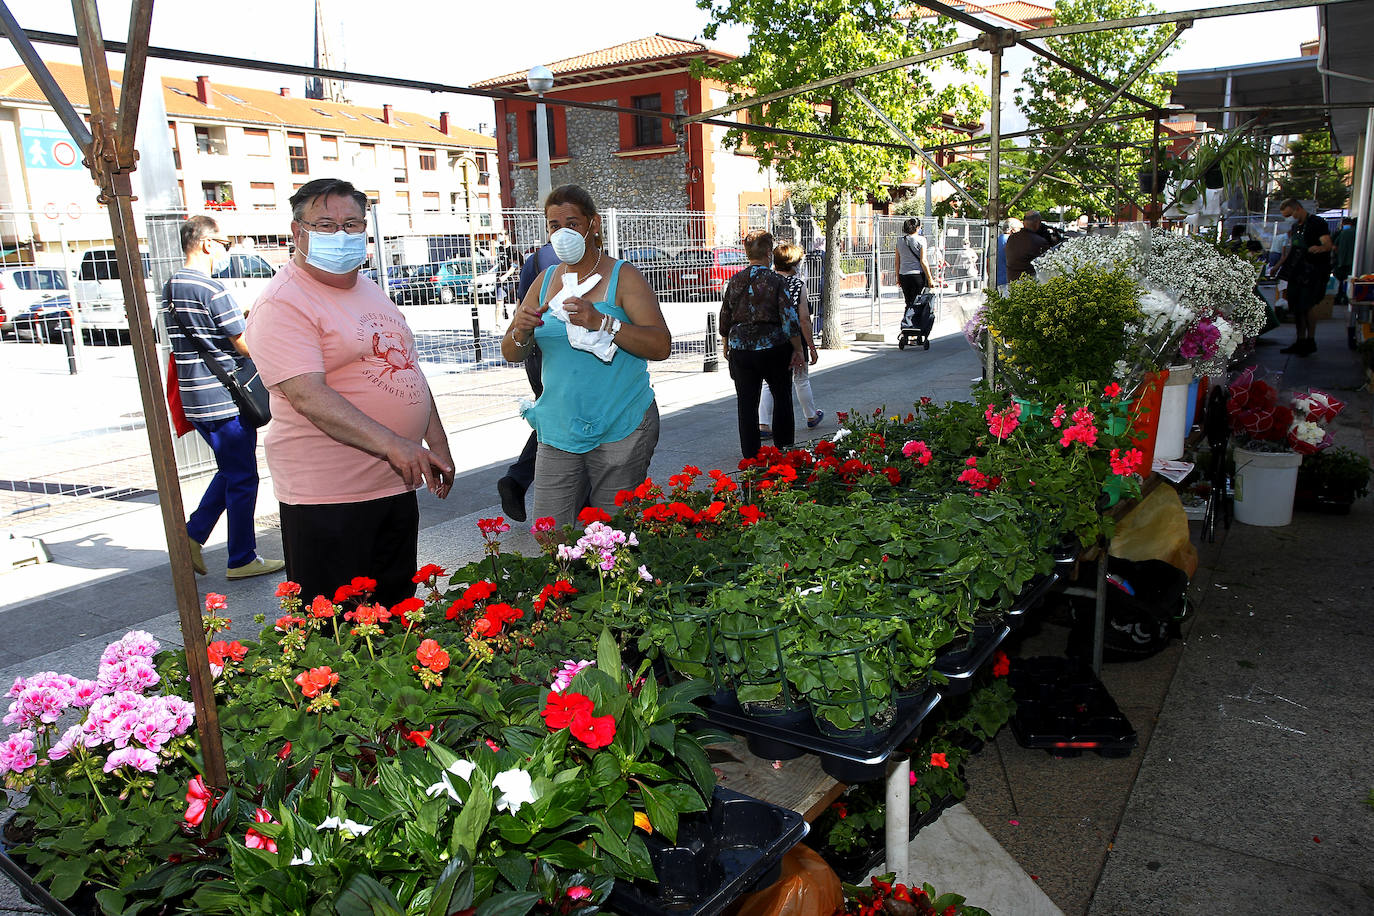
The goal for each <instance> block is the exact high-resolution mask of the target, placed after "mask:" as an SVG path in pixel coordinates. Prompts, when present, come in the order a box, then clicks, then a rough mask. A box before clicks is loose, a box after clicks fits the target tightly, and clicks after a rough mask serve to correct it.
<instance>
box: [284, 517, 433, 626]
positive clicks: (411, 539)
mask: <svg viewBox="0 0 1374 916" xmlns="http://www.w3.org/2000/svg"><path fill="white" fill-rule="evenodd" d="M419 537H420V504H419V502H418V501H417V500H416V498H415V493H414V492H410V493H401V494H399V495H397V496H387V497H383V498H382V499H373V500H368V501H367V502H361V503H337V504H326V505H296V506H291V505H287V504H286V503H282V504H281V540H282V547H283V548H284V549H285V551H286V576H287V578H288V579H290V580H291V581H292V582H297V583H299V584H300V587H301V600H303V601H304V602H305V603H306V606H307V607H308V606H309V605H310V602H311V601H312V600H313V599H314V597H315V596H316V595H324V596H325V597H326V598H333V597H334V590H335V589H337V588H338V587H339V586H340V585H345V584H347V583H348V582H351V581H352V580H353V578H354V577H355V576H366V577H368V578H369V579H376V580H377V590H376V592H375V593H374V595H373V599H372V600H373V601H375V602H378V603H380V604H384V605H386V606H387V607H388V608H389V607H392V606H394V605H396V604H399V603H400V602H402V601H404V600H405V599H406V598H411V597H414V595H415V583H414V582H412V581H411V579H412V578H413V577H414V576H415V571H416V569H418V568H419V567H418V561H417V559H416V552H417V551H418V549H419Z"/></svg>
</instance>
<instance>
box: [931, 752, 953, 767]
mask: <svg viewBox="0 0 1374 916" xmlns="http://www.w3.org/2000/svg"><path fill="white" fill-rule="evenodd" d="M930 765H931V766H933V767H942V768H943V769H946V770H948V769H949V761H948V760H946V759H945V755H944V754H943V753H938V754H931V755H930Z"/></svg>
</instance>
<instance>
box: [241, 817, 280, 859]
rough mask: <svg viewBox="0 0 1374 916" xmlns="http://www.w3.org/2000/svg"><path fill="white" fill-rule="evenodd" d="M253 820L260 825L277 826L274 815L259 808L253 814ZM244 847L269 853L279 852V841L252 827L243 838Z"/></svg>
mask: <svg viewBox="0 0 1374 916" xmlns="http://www.w3.org/2000/svg"><path fill="white" fill-rule="evenodd" d="M253 820H254V821H255V822H257V823H259V824H275V823H276V821H274V820H272V813H271V812H270V811H268V810H267V809H266V808H259V809H258V810H256V811H254V812H253ZM243 845H245V846H247V847H248V848H249V849H265V850H267V851H268V852H276V851H277V841H276V840H274V839H272V838H271V837H267V836H263V835H262V834H261V833H258V832H257V831H256V830H254V829H253V828H252V827H249V828H248V833H247V834H246V835H245V836H244V838H243Z"/></svg>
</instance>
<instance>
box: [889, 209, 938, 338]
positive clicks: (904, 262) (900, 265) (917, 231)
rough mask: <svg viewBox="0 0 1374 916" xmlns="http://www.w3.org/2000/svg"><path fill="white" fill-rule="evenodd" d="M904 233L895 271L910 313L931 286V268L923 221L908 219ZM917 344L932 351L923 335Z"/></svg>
mask: <svg viewBox="0 0 1374 916" xmlns="http://www.w3.org/2000/svg"><path fill="white" fill-rule="evenodd" d="M902 232H903V233H904V234H903V235H902V237H901V238H900V239H898V240H897V253H896V259H895V260H894V262H893V269H894V270H896V271H897V283H898V284H899V285H900V286H901V287H902V297H903V298H904V299H905V300H906V308H907V310H908V311H909V310H910V309H911V307H912V305H914V304H915V302H916V297H917V296H919V295H920V294H921V293H922V292H923V291H924V290H925V288H926V287H927V286H929V285H930V266H929V265H928V264H926V242H925V239H923V238H921V221H920V220H919V219H916V218H914V217H913V218H911V219H908V220H907V221H906V222H904V223H902ZM904 314H905V313H904ZM917 342H918V343H922V344H924V345H925V347H926V349H927V350H929V349H930V341H929V340H927V339H925V335H921V339H920V340H918V341H917Z"/></svg>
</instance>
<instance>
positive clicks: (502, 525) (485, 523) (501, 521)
mask: <svg viewBox="0 0 1374 916" xmlns="http://www.w3.org/2000/svg"><path fill="white" fill-rule="evenodd" d="M477 530H478V531H480V532H482V536H483V537H491V536H492V535H493V534H503V533H505V532H507V531H509V530H510V525H508V524H506V520H505V518H504V517H503V516H500V515H498V516H496V518H479V519H478V520H477Z"/></svg>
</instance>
